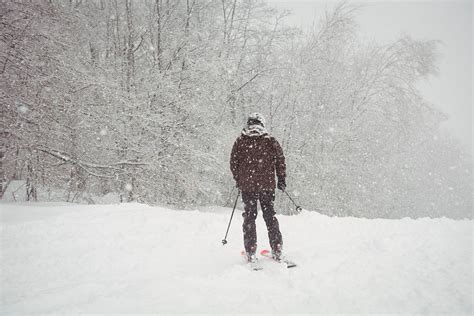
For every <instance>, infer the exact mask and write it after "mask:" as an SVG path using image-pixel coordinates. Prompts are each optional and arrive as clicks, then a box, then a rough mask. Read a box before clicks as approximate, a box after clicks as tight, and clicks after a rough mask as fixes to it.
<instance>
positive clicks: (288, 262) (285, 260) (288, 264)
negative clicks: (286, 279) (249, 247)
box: [260, 249, 296, 268]
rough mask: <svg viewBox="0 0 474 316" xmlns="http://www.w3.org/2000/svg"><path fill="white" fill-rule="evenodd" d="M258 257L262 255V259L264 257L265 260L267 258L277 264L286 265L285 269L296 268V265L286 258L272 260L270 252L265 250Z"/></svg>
mask: <svg viewBox="0 0 474 316" xmlns="http://www.w3.org/2000/svg"><path fill="white" fill-rule="evenodd" d="M260 255H262V256H263V257H266V258H269V259H271V260H273V261H275V262H278V263H284V264H286V267H287V268H294V267H296V263H294V262H293V261H290V260H288V259H286V258H282V259H280V260H276V259H275V258H273V256H272V252H271V251H270V250H267V249H263V250H262V251H260Z"/></svg>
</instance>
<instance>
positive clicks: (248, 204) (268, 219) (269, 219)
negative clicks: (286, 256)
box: [242, 191, 283, 254]
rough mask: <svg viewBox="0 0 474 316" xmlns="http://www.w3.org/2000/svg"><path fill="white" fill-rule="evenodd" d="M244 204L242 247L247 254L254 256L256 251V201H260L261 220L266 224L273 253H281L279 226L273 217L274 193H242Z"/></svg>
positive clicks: (281, 241) (281, 242)
mask: <svg viewBox="0 0 474 316" xmlns="http://www.w3.org/2000/svg"><path fill="white" fill-rule="evenodd" d="M242 201H243V202H244V213H243V214H242V216H243V217H244V224H243V231H244V246H245V251H246V252H247V253H248V254H254V253H255V251H256V250H257V229H256V225H255V220H256V219H257V201H260V207H261V208H262V213H263V219H264V220H265V223H266V224H267V230H268V239H269V241H270V247H271V248H272V250H273V251H275V252H276V251H278V252H280V251H281V248H282V245H283V240H282V236H281V232H280V225H279V224H278V220H277V218H276V217H275V214H276V213H275V209H274V207H273V202H274V201H275V191H262V192H242Z"/></svg>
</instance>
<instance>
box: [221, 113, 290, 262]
mask: <svg viewBox="0 0 474 316" xmlns="http://www.w3.org/2000/svg"><path fill="white" fill-rule="evenodd" d="M230 169H231V171H232V175H233V177H234V179H235V181H236V183H237V187H238V189H239V190H240V191H241V192H242V201H243V203H244V213H243V218H244V223H243V233H244V246H245V251H246V253H247V258H248V260H249V261H250V262H252V261H255V258H256V257H255V252H256V250H257V232H256V225H255V219H256V218H257V201H259V202H260V207H261V209H262V212H263V218H264V220H265V223H266V225H267V230H268V238H269V241H270V246H271V248H272V256H273V257H274V258H275V259H276V260H280V259H281V257H282V247H283V239H282V235H281V232H280V227H279V223H278V220H277V218H276V217H275V214H276V213H275V210H274V207H273V204H274V201H275V186H277V187H278V189H280V190H282V191H283V190H285V187H286V184H285V177H286V165H285V156H284V155H283V150H282V148H281V146H280V144H279V143H278V141H277V140H276V139H275V138H274V137H273V136H271V135H270V134H269V133H268V132H267V130H266V129H265V119H264V117H263V115H262V114H260V113H252V114H250V115H249V117H248V120H247V126H246V127H244V129H243V130H242V133H241V135H240V136H239V137H238V138H237V140H236V141H235V143H234V146H233V148H232V153H231V156H230ZM275 173H276V177H277V178H278V182H275Z"/></svg>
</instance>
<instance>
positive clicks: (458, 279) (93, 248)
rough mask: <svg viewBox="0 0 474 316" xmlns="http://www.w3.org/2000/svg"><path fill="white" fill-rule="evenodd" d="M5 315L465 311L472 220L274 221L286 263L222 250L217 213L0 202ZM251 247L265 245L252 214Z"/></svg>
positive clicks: (234, 247) (238, 243)
mask: <svg viewBox="0 0 474 316" xmlns="http://www.w3.org/2000/svg"><path fill="white" fill-rule="evenodd" d="M0 207H1V215H2V223H1V238H2V239H1V240H2V246H1V249H2V253H1V268H2V269H1V290H2V295H1V297H2V300H1V306H0V311H1V314H3V315H19V314H26V313H60V314H69V313H118V312H122V313H127V312H134V313H211V314H222V313H268V314H286V313H349V312H357V313H371V312H378V313H446V314H466V315H467V314H471V313H472V311H473V303H472V282H473V281H472V280H473V279H472V276H473V275H472V221H470V220H463V221H454V220H450V219H418V220H411V219H403V220H367V219H356V218H330V217H326V216H322V215H319V214H317V213H315V212H306V211H305V212H303V213H302V214H300V215H298V216H280V217H279V218H280V225H281V229H282V232H283V237H284V240H285V250H286V254H287V255H288V256H289V257H290V258H291V259H293V260H294V261H296V262H297V263H298V264H299V266H298V267H297V268H294V269H285V268H283V267H282V266H280V265H278V264H276V263H274V262H272V261H271V260H267V259H265V258H262V259H261V260H262V264H263V266H264V270H262V271H258V272H256V271H251V270H250V269H248V267H247V266H246V264H245V263H244V261H243V259H242V258H241V257H240V254H239V253H240V250H241V249H242V235H241V227H240V225H241V222H242V220H241V218H240V217H239V216H236V217H234V222H233V224H232V227H231V230H230V232H229V237H228V238H227V239H228V242H229V243H228V245H226V246H222V244H221V239H222V237H223V235H224V233H225V228H226V225H227V222H228V219H229V215H230V212H231V211H230V210H229V209H226V208H213V209H209V208H208V209H206V212H200V211H172V210H168V209H164V208H157V207H150V206H145V205H140V204H117V205H96V206H86V205H71V204H66V203H34V204H33V203H32V204H5V203H4V204H0ZM257 226H258V236H259V247H260V249H263V248H268V239H267V237H266V231H265V227H264V222H263V219H262V218H261V214H259V218H258V220H257Z"/></svg>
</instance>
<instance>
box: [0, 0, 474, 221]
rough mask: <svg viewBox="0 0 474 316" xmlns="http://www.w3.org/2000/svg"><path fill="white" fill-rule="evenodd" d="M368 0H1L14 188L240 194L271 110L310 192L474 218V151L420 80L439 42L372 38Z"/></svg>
mask: <svg viewBox="0 0 474 316" xmlns="http://www.w3.org/2000/svg"><path fill="white" fill-rule="evenodd" d="M358 10H359V9H358V8H357V7H354V6H353V5H351V4H350V3H345V2H343V3H340V4H337V5H334V7H333V8H331V9H330V10H328V11H327V12H320V16H321V19H320V20H318V23H317V24H315V26H314V28H313V30H312V32H303V31H302V30H300V29H298V28H294V27H290V26H288V25H287V24H286V23H285V18H286V16H287V15H288V14H289V13H288V12H279V11H277V10H276V9H274V8H273V7H271V6H269V5H268V4H266V3H265V2H264V1H259V0H239V1H237V0H144V1H132V0H111V1H105V0H49V1H46V0H45V1H18V0H12V1H1V2H0V21H1V22H0V23H1V28H0V69H1V80H0V85H1V94H0V103H1V127H0V128H1V131H0V132H1V135H2V139H1V140H2V142H1V143H2V144H1V145H2V152H1V156H2V168H1V173H2V174H1V177H2V195H4V193H5V192H6V190H7V189H8V186H9V184H11V183H12V182H14V181H17V180H21V181H23V182H24V185H23V186H22V187H21V190H22V191H24V192H25V194H24V197H25V198H24V199H26V200H28V201H34V200H40V196H41V194H43V193H44V192H45V191H46V190H55V191H56V192H61V195H60V196H59V197H55V199H60V200H62V201H68V202H80V203H94V202H95V198H96V197H100V196H105V195H108V194H114V195H116V196H119V197H120V200H121V201H123V202H126V201H137V202H140V203H146V204H150V205H174V206H176V207H180V208H194V207H198V206H206V205H222V206H224V205H227V206H229V205H230V204H231V203H232V202H233V201H234V199H235V197H236V195H237V190H236V188H235V183H234V180H233V179H232V175H231V173H230V170H229V157H230V151H231V148H232V144H233V143H234V141H235V139H236V137H237V136H238V135H239V133H240V131H241V129H242V127H243V126H244V124H245V122H246V118H247V116H248V114H249V113H251V112H256V111H257V112H261V113H263V114H264V115H265V117H266V121H267V126H266V127H267V128H268V130H269V131H270V133H271V134H272V135H274V136H275V137H276V138H277V139H278V141H279V142H280V144H281V145H282V147H283V150H284V153H285V155H286V163H287V174H288V177H287V181H286V182H287V185H288V187H287V189H288V192H290V193H291V194H292V195H293V196H294V198H295V199H296V200H297V201H298V202H299V203H300V204H301V205H302V206H303V207H304V208H305V209H307V210H315V211H318V212H320V213H322V214H326V215H334V216H356V217H368V218H401V217H407V216H408V217H413V218H417V217H426V216H429V217H442V216H446V217H450V218H472V204H471V203H472V202H471V201H472V192H473V191H472V175H471V172H472V156H471V152H470V150H469V149H468V148H464V147H462V146H461V145H460V144H459V143H458V141H457V140H456V139H454V138H453V137H451V136H449V135H448V134H447V133H446V132H443V131H442V130H441V124H442V123H443V121H445V120H447V119H448V117H447V115H445V114H444V113H441V112H440V111H439V110H437V109H436V107H435V106H434V105H432V104H430V103H429V102H427V101H426V100H425V99H424V97H423V95H422V94H421V93H420V91H419V90H418V89H417V84H418V83H419V82H421V81H423V80H426V79H427V78H429V77H430V76H434V75H437V62H438V56H439V53H440V51H439V50H440V48H439V43H438V42H437V41H436V39H433V40H431V41H420V40H415V39H413V38H410V37H408V36H406V37H402V38H399V39H398V40H397V41H395V42H393V43H390V44H389V45H386V44H384V45H380V44H377V43H374V42H367V41H365V40H363V39H362V37H361V36H360V34H359V33H358V28H357V23H356V21H355V17H356V16H357V14H358ZM42 192H43V193H42ZM4 197H5V196H4ZM277 208H278V209H279V212H280V213H284V214H290V213H291V212H292V210H293V206H292V205H291V204H290V202H289V201H288V199H286V198H285V196H283V195H282V194H280V193H277Z"/></svg>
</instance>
